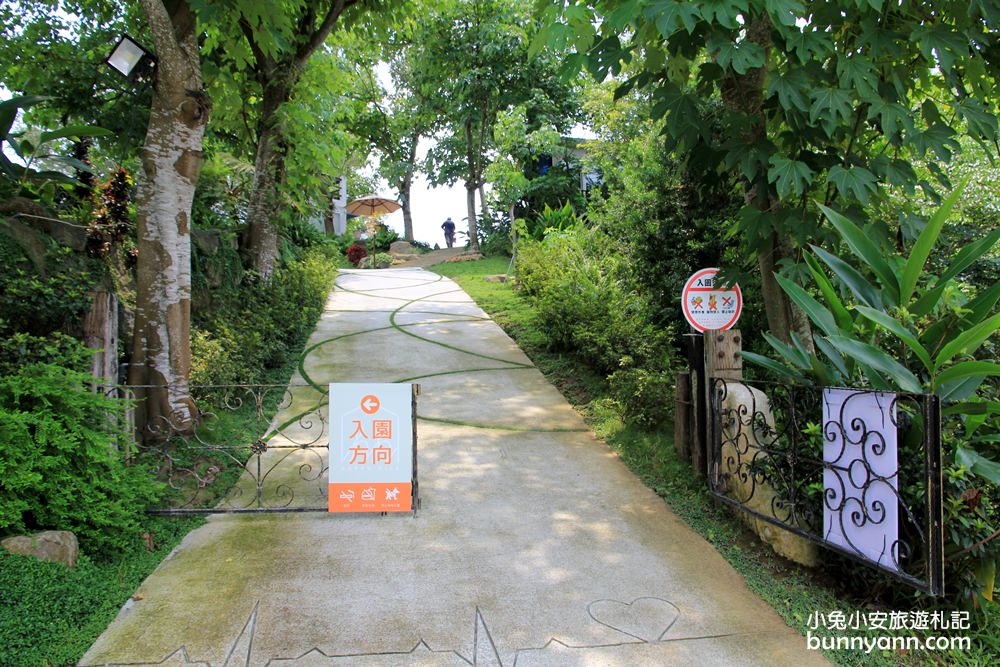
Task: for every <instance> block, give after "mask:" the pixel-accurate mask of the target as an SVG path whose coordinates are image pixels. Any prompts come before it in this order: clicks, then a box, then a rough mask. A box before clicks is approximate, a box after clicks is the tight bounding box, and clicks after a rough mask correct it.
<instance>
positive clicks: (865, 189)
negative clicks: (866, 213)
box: [826, 164, 878, 204]
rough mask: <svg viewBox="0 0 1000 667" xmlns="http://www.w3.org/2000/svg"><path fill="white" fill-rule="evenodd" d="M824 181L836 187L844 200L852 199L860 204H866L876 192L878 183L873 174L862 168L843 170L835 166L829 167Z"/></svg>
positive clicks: (837, 165)
mask: <svg viewBox="0 0 1000 667" xmlns="http://www.w3.org/2000/svg"><path fill="white" fill-rule="evenodd" d="M826 181H827V183H833V184H834V185H835V186H837V192H838V193H839V194H840V196H841V197H843V198H844V199H849V198H850V197H854V199H856V200H858V201H859V202H861V203H862V204H867V203H868V200H869V199H870V198H871V195H872V194H874V193H875V192H876V191H878V181H877V180H876V178H875V174H873V173H871V172H870V171H868V170H867V169H865V168H864V167H847V168H844V167H842V166H840V165H839V164H835V165H833V166H832V167H830V171H829V172H828V173H827V175H826Z"/></svg>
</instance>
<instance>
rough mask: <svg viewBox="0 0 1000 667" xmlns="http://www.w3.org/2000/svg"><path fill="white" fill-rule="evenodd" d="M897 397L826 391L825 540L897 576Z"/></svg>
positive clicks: (824, 403) (824, 396) (824, 409)
mask: <svg viewBox="0 0 1000 667" xmlns="http://www.w3.org/2000/svg"><path fill="white" fill-rule="evenodd" d="M896 430H897V429H896V395H895V394H892V393H886V392H867V391H864V392H862V391H858V390H855V389H830V388H827V389H824V390H823V461H824V463H826V464H827V466H826V467H825V468H824V470H823V488H824V494H823V500H824V502H823V536H824V538H825V539H826V541H827V542H829V543H831V544H835V545H837V546H840V547H842V548H844V549H846V550H848V551H850V552H852V553H855V554H857V555H859V556H864V557H865V558H868V559H869V560H872V561H874V562H876V563H878V564H879V565H881V566H882V567H885V568H887V569H891V570H897V571H898V570H899V569H900V568H899V553H898V550H899V521H898V519H899V501H898V496H897V491H898V488H899V475H898V472H899V465H898V460H897V445H896Z"/></svg>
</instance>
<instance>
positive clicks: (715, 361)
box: [705, 329, 743, 380]
mask: <svg viewBox="0 0 1000 667" xmlns="http://www.w3.org/2000/svg"><path fill="white" fill-rule="evenodd" d="M741 341H742V336H740V330H739V329H729V330H728V331H723V330H718V329H713V330H710V331H706V332H705V370H706V372H707V374H708V377H709V378H713V377H716V378H723V379H726V380H742V379H743V346H742V344H741Z"/></svg>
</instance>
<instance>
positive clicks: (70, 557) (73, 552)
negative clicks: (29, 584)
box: [0, 530, 80, 567]
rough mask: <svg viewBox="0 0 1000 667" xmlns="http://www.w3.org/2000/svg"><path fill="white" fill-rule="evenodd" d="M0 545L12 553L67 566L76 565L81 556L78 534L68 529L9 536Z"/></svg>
mask: <svg viewBox="0 0 1000 667" xmlns="http://www.w3.org/2000/svg"><path fill="white" fill-rule="evenodd" d="M0 546H2V547H3V548H4V549H6V550H7V551H9V552H10V553H12V554H21V555H24V556H34V557H35V558H38V559H40V560H49V561H54V562H56V563H62V564H63V565H65V566H67V567H73V566H74V565H76V559H77V558H78V557H79V556H80V545H79V544H78V543H77V541H76V535H74V534H73V533H71V532H69V531H68V530H46V531H45V532H42V533H35V534H34V535H18V536H16V537H8V538H7V539H5V540H4V541H2V542H0Z"/></svg>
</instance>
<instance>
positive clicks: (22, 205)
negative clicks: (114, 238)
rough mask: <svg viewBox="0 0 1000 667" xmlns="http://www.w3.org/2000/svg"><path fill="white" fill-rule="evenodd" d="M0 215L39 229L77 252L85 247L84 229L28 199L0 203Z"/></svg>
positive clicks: (85, 229) (85, 230) (15, 198)
mask: <svg viewBox="0 0 1000 667" xmlns="http://www.w3.org/2000/svg"><path fill="white" fill-rule="evenodd" d="M0 215H2V216H4V217H7V218H10V219H12V220H20V221H21V222H24V223H26V224H28V225H30V226H32V227H34V228H35V229H39V230H41V231H43V232H45V233H46V234H48V235H49V236H51V237H52V238H54V239H55V240H56V241H59V242H60V243H62V244H63V245H68V246H69V247H70V248H72V249H73V250H76V251H78V252H80V251H83V250H84V249H85V248H86V247H87V228H86V227H83V226H81V225H77V224H75V223H71V222H67V221H65V220H61V219H59V218H57V217H56V216H55V215H54V214H53V213H52V212H51V211H49V210H48V209H46V208H45V207H43V206H40V205H39V204H37V203H35V202H33V201H31V200H30V199H25V198H24V197H14V198H12V199H8V200H7V201H4V202H0Z"/></svg>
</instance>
